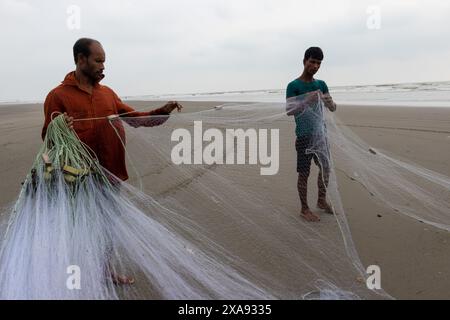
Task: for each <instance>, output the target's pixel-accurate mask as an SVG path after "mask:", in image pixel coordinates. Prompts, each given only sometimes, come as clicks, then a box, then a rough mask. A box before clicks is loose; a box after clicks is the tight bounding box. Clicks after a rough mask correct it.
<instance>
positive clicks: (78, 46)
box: [73, 38, 100, 64]
mask: <svg viewBox="0 0 450 320" xmlns="http://www.w3.org/2000/svg"><path fill="white" fill-rule="evenodd" d="M94 42H96V43H98V44H100V42H99V41H97V40H94V39H90V38H81V39H78V40H77V42H75V44H74V45H73V59H74V60H75V64H76V63H77V62H78V55H79V54H80V53H81V54H82V55H84V56H85V57H89V55H90V54H91V49H90V48H89V47H90V46H91V44H92V43H94Z"/></svg>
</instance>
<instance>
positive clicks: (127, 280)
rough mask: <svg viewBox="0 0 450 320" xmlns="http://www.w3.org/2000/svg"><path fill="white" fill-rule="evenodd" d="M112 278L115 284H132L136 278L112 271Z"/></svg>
mask: <svg viewBox="0 0 450 320" xmlns="http://www.w3.org/2000/svg"><path fill="white" fill-rule="evenodd" d="M111 280H112V282H113V283H114V284H115V285H131V284H133V283H134V279H133V278H131V277H127V276H120V275H117V274H115V273H111Z"/></svg>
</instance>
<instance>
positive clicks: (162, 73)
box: [0, 0, 450, 100]
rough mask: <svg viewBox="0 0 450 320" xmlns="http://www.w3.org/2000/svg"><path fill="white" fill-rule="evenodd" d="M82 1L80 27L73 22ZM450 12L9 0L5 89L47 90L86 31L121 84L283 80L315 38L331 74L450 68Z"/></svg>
mask: <svg viewBox="0 0 450 320" xmlns="http://www.w3.org/2000/svg"><path fill="white" fill-rule="evenodd" d="M73 4H75V5H78V6H79V7H80V9H81V29H80V30H69V29H68V28H67V26H66V20H67V18H68V15H67V12H66V10H67V7H68V6H69V5H73ZM369 5H378V6H380V9H381V28H380V29H379V30H369V29H367V26H366V20H367V18H368V15H367V13H366V9H367V7H368V6H369ZM448 16H450V3H448V2H447V1H445V0H443V1H438V0H434V1H433V0H431V1H425V0H415V1H414V0H403V1H402V0H389V1H376V0H373V1H360V0H359V1H358V0H354V1H350V0H345V1H335V0H322V1H300V0H284V1H283V0H259V1H257V0H239V1H237V0H228V1H225V0H219V1H213V0H191V1H185V0H171V1H162V0H161V1H156V0H152V1H144V0H143V1H117V0H110V1H100V0H96V1H87V0H83V1H76V0H70V1H68V0H62V1H55V0H53V1H51V0H40V1H13V0H0V28H1V29H2V30H3V31H2V33H1V34H0V41H1V42H2V51H1V53H0V69H1V70H2V77H1V78H0V100H4V99H43V97H45V95H46V93H47V92H48V91H49V90H50V89H51V88H53V87H54V86H56V85H57V84H58V83H59V81H60V80H62V78H63V77H64V75H65V73H66V72H68V71H70V70H71V69H73V61H72V56H71V54H72V53H71V50H72V45H73V43H74V42H75V41H76V39H77V38H79V37H82V36H89V37H94V38H97V39H98V40H100V41H101V42H102V43H103V45H104V47H105V49H106V54H107V64H106V68H107V69H106V75H107V78H106V79H105V83H107V84H109V85H110V86H111V87H113V88H114V89H115V90H116V91H117V92H118V94H119V95H135V94H136V95H137V94H152V93H165V92H193V91H196V92H197V91H203V92H204V91H223V90H244V89H259V88H282V87H284V86H285V85H286V83H287V82H288V81H289V80H291V79H292V78H293V77H295V76H297V75H298V74H299V73H300V71H301V60H302V54H303V52H304V50H305V49H306V48H307V47H308V46H310V45H319V46H321V47H322V48H323V49H324V51H325V60H324V63H323V68H322V70H321V71H320V74H319V77H321V78H323V79H325V80H327V82H328V83H329V84H330V85H333V84H334V85H344V84H365V83H382V82H402V81H421V80H448V78H447V74H449V73H450V65H449V64H445V60H443V59H444V58H445V57H446V56H448V55H449V54H450V44H448V42H447V41H445V39H448V38H449V36H450V28H448V26H447V25H448V24H447V22H446V19H447V17H448Z"/></svg>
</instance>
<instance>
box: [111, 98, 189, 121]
mask: <svg viewBox="0 0 450 320" xmlns="http://www.w3.org/2000/svg"><path fill="white" fill-rule="evenodd" d="M114 97H115V99H116V104H117V111H118V112H119V115H120V116H121V117H123V120H124V121H125V122H126V123H128V124H129V125H130V126H132V127H135V128H136V127H154V126H159V125H161V124H163V123H164V122H166V121H167V119H169V115H170V113H171V112H172V111H173V110H174V109H178V111H181V108H182V106H181V105H180V104H178V103H177V102H168V103H166V104H165V105H164V106H162V107H160V108H158V109H155V110H152V111H148V112H139V111H136V110H134V109H133V108H132V107H130V106H129V105H127V104H125V103H123V102H122V100H121V99H120V98H119V97H118V96H117V95H116V94H115V93H114Z"/></svg>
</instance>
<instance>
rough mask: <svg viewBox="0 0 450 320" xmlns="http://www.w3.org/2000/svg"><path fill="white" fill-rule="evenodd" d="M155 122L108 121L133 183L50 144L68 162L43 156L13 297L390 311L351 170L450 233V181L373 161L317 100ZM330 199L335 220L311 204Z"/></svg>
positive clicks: (13, 246)
mask: <svg viewBox="0 0 450 320" xmlns="http://www.w3.org/2000/svg"><path fill="white" fill-rule="evenodd" d="M286 107H287V108H286ZM287 112H288V113H289V114H292V116H288V115H287ZM299 116H300V117H303V119H308V120H307V122H308V123H310V124H311V131H310V136H311V138H309V139H307V140H305V141H307V142H306V143H303V145H302V149H304V150H305V152H306V153H307V154H311V155H313V156H312V159H314V161H315V162H316V165H317V166H314V165H313V168H312V170H311V179H314V180H316V177H317V176H318V175H319V177H321V179H319V181H318V183H317V184H316V183H312V181H310V184H309V189H308V198H309V200H310V201H309V202H310V205H311V210H312V211H314V212H315V214H316V215H317V216H318V217H319V218H320V222H309V221H306V220H305V219H302V217H301V215H300V201H299V194H298V190H297V182H298V174H300V175H301V174H305V175H306V173H303V172H302V170H299V172H298V173H297V172H296V167H299V165H298V164H296V158H297V155H296V142H295V135H294V128H295V124H294V117H299ZM154 118H155V117H141V118H136V117H126V116H125V117H120V118H111V119H109V120H106V119H105V120H104V121H109V122H110V124H111V126H112V128H113V129H114V131H113V132H116V133H117V134H118V135H119V136H120V137H121V138H122V141H123V144H124V145H125V146H126V155H127V160H128V169H129V170H128V171H129V174H130V179H129V180H128V181H127V182H120V183H119V181H118V180H117V179H114V178H113V177H111V174H108V173H107V174H106V175H105V174H103V173H105V171H104V170H101V169H100V168H99V167H98V163H96V161H95V160H92V159H87V160H86V159H83V160H82V161H81V160H80V159H79V158H77V159H75V160H76V161H72V162H70V161H68V160H67V157H66V159H65V160H63V161H60V160H58V159H61V154H67V153H69V154H74V153H75V154H77V152H78V151H76V150H81V149H82V147H80V146H78V149H77V148H75V149H73V148H72V149H70V152H69V151H68V150H67V149H64V147H61V145H64V143H67V141H68V140H69V141H72V145H73V144H76V143H75V142H73V140H71V139H72V138H73V137H69V135H68V134H62V135H60V136H62V137H63V138H62V140H61V141H56V140H55V139H53V140H52V141H51V143H50V144H51V145H59V146H60V148H59V149H58V148H57V150H60V151H59V153H57V154H52V151H50V150H49V149H48V148H45V145H44V148H43V150H41V152H40V154H39V155H38V157H37V160H36V163H35V166H34V168H35V169H36V170H35V171H34V174H29V175H28V177H27V180H26V182H25V184H24V188H23V190H22V193H21V195H20V197H19V199H18V201H17V204H16V207H15V210H12V211H11V215H10V220H9V223H8V230H7V232H6V231H5V232H4V233H5V236H4V240H3V243H2V251H1V255H0V298H3V299H17V298H20V299H36V298H44V299H134V298H157V299H160V298H163V299H180V298H184V299H370V298H389V297H390V296H389V295H388V294H387V293H385V292H384V291H383V290H369V289H368V288H367V286H366V277H367V275H366V274H365V269H364V268H363V266H362V264H361V262H360V259H359V257H358V254H357V252H356V250H355V246H354V244H353V241H352V237H351V233H350V230H349V226H348V223H347V220H346V215H345V212H344V209H343V205H342V200H341V197H340V194H339V189H338V181H337V178H336V171H338V170H339V171H342V172H344V173H345V174H346V175H348V176H349V177H351V178H352V179H354V180H355V181H358V182H359V183H361V184H362V185H363V186H364V187H365V188H366V189H367V192H368V193H369V194H372V195H373V197H375V198H376V199H377V201H379V202H380V203H384V204H385V205H386V206H388V207H390V208H392V209H394V210H395V211H396V212H398V213H399V214H406V215H408V216H410V217H412V218H416V219H420V220H422V221H424V222H426V223H429V224H432V225H434V226H437V227H439V228H442V229H445V230H449V225H450V215H449V212H450V210H449V209H450V205H449V199H450V191H449V190H450V188H449V186H450V179H449V178H448V177H445V176H442V175H439V174H437V173H435V172H432V171H429V170H426V169H424V168H420V167H418V166H417V165H414V164H412V163H408V162H403V161H400V160H397V159H395V158H393V157H390V156H388V155H385V154H384V153H382V152H380V151H379V150H374V149H373V148H371V147H370V146H368V145H367V144H365V143H364V142H363V141H361V140H360V139H358V137H357V136H355V135H354V134H353V133H352V132H351V131H349V130H348V129H347V128H345V127H343V126H341V125H339V122H338V121H337V120H336V119H335V117H334V115H333V114H331V113H330V112H328V111H327V110H326V108H325V106H324V102H323V101H322V99H321V96H320V95H319V94H317V93H314V94H309V95H305V96H299V97H296V98H293V99H290V100H289V101H288V103H287V104H281V103H280V104H276V103H256V104H225V105H221V106H218V107H216V108H213V109H208V110H203V111H197V112H190V113H188V112H185V113H179V114H172V115H171V116H170V118H169V119H168V120H167V121H166V122H164V124H162V125H160V126H156V127H151V128H146V127H138V126H139V125H141V124H144V123H145V122H148V121H149V120H150V119H154ZM63 127H64V126H63ZM49 130H52V129H51V128H49ZM62 132H66V131H64V128H63V129H62ZM47 135H49V134H47ZM125 137H126V138H125ZM103 143H108V141H104V142H103ZM48 145H49V144H48V141H47V147H48ZM61 150H63V151H61ZM74 150H75V151H74ZM83 150H84V149H83ZM85 151H86V150H85ZM82 153H83V152H82ZM42 154H46V155H49V158H50V159H47V160H48V161H46V159H45V156H44V157H43V156H42ZM69 160H70V159H69ZM310 160H311V159H310ZM58 161H59V162H58ZM68 162H70V163H71V164H73V163H74V162H76V163H78V164H79V163H80V162H81V163H84V164H86V165H85V167H81V168H80V167H79V168H78V169H79V170H87V171H83V173H78V174H76V175H75V177H76V179H75V181H68V180H67V178H66V176H67V171H64V170H61V169H60V168H61V167H63V165H64V164H67V163H68ZM49 166H51V167H52V168H54V170H52V171H51V173H50V174H51V177H50V178H49V175H48V174H47V172H48V169H47V168H48V167H49ZM316 167H317V168H319V169H318V170H317V169H315V168H316ZM302 168H304V163H302V165H301V166H300V169H302ZM80 172H81V171H80ZM102 172H103V173H102ZM33 175H34V178H33ZM108 177H109V179H108ZM49 179H50V181H51V182H49ZM69 180H70V179H69ZM74 186H75V187H74ZM318 186H319V187H318ZM320 186H321V187H323V186H325V187H326V200H327V202H328V203H329V204H330V206H331V209H332V214H329V213H326V212H324V211H323V210H318V209H316V208H315V207H314V206H313V205H312V204H314V203H315V201H317V191H318V188H319V189H320ZM363 214H364V212H361V215H363ZM69 266H76V267H78V268H79V270H80V275H81V277H80V284H81V286H80V288H76V289H73V288H72V289H70V288H69V287H70V286H68V278H69V276H70V274H68V272H67V270H68V269H67V268H68V267H69ZM119 274H120V275H128V276H133V277H135V279H136V282H135V284H133V285H125V286H123V285H122V286H120V285H116V284H115V283H114V282H115V281H114V277H113V276H112V275H119Z"/></svg>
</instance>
